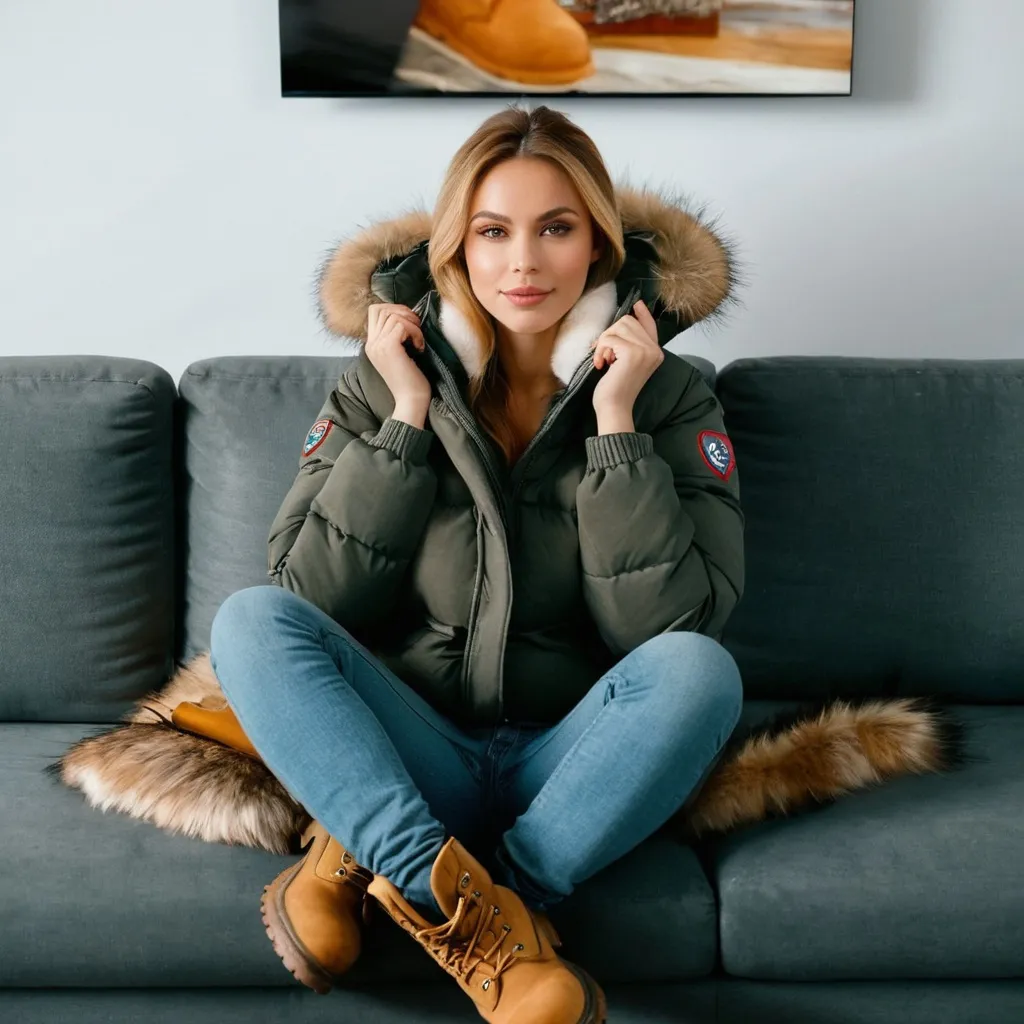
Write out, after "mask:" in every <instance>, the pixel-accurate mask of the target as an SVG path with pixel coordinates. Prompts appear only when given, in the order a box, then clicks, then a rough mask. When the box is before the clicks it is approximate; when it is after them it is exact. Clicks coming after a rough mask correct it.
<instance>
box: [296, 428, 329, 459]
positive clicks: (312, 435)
mask: <svg viewBox="0 0 1024 1024" xmlns="http://www.w3.org/2000/svg"><path fill="white" fill-rule="evenodd" d="M331 425H332V424H331V421H330V420H328V419H322V420H317V421H316V423H314V424H313V426H311V427H310V428H309V433H308V434H307V435H306V440H305V443H304V444H303V445H302V454H303V455H309V454H311V453H312V452H315V451H316V450H317V448H319V447H320V445H321V444H323V442H324V439H325V438H326V437H327V435H328V434H329V433H330V430H331Z"/></svg>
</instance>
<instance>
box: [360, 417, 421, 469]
mask: <svg viewBox="0 0 1024 1024" xmlns="http://www.w3.org/2000/svg"><path fill="white" fill-rule="evenodd" d="M433 440H434V432H433V431H432V430H426V429H424V430H421V429H420V428H419V427H414V426H413V425H412V424H411V423H406V422H405V420H396V419H392V418H391V417H390V416H389V417H388V418H387V419H386V420H385V421H384V422H383V423H382V424H381V426H380V430H378V431H377V433H376V434H374V436H373V437H371V438H370V440H369V441H367V444H369V445H372V446H373V447H374V448H387V449H388V451H391V452H394V453H395V454H396V455H397V456H398V457H399V458H402V459H407V460H408V461H409V462H418V463H424V462H426V461H427V452H429V451H430V442H431V441H433Z"/></svg>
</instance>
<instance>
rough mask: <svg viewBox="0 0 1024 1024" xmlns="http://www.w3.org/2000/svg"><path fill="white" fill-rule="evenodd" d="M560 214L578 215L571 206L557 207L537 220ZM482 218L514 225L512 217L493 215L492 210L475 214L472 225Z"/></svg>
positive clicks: (471, 218) (470, 219) (471, 220)
mask: <svg viewBox="0 0 1024 1024" xmlns="http://www.w3.org/2000/svg"><path fill="white" fill-rule="evenodd" d="M559 213H576V211H575V210H574V209H573V208H572V207H571V206H556V207H555V208H554V209H553V210H548V212H547V213H542V214H541V215H540V216H539V217H538V218H537V220H538V221H542V220H547V219H548V217H554V216H555V215H556V214H559ZM480 217H487V218H488V219H490V220H500V221H502V222H504V223H505V224H511V223H512V219H511V217H503V216H502V215H501V214H500V213H492V212H491V211H490V210H481V211H480V212H479V213H474V214H473V216H472V217H470V218H469V222H470V224H472V223H473V221H475V220H477V219H478V218H480Z"/></svg>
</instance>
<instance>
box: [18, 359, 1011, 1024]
mask: <svg viewBox="0 0 1024 1024" xmlns="http://www.w3.org/2000/svg"><path fill="white" fill-rule="evenodd" d="M692 361H693V362H695V363H696V364H697V365H698V366H699V367H700V369H701V370H702V371H703V372H704V373H705V374H706V375H707V376H708V379H709V380H710V381H711V382H712V384H713V386H714V387H715V388H716V391H717V393H718V395H719V397H720V400H721V402H722V405H723V408H724V410H725V422H726V427H727V429H728V432H729V434H730V437H731V438H732V441H733V445H734V450H735V453H736V459H737V466H738V471H739V473H740V480H741V488H742V500H743V504H744V509H745V512H746V516H747V530H746V538H747V582H746V591H745V594H744V598H743V600H742V601H741V603H740V605H739V607H738V608H737V610H736V612H735V613H734V616H733V618H732V619H731V620H730V623H729V626H728V627H727V629H726V634H725V636H724V638H723V642H724V643H725V644H726V646H727V647H728V648H729V649H730V650H731V652H732V653H733V654H734V656H735V657H736V659H737V661H738V663H739V666H740V668H741V671H742V674H743V678H744V683H745V690H746V696H747V706H746V710H745V712H744V722H746V723H749V722H752V721H755V720H759V719H762V718H764V717H766V716H767V715H769V714H770V713H772V712H773V711H777V710H780V709H785V708H790V707H794V706H796V704H797V702H799V701H802V700H805V699H809V698H814V697H820V696H821V695H823V694H828V695H835V696H840V695H863V694H879V695H883V696H890V697H891V696H894V695H912V694H936V695H944V696H946V697H948V698H952V700H953V701H954V703H955V705H956V709H957V711H958V713H959V714H960V716H961V718H962V719H963V720H964V722H965V723H966V725H967V726H968V735H969V738H968V744H969V753H970V754H971V755H972V756H973V757H974V759H975V761H974V763H972V764H970V765H969V767H967V768H965V769H962V770H960V771H958V772H956V773H952V774H948V775H944V776H939V775H934V776H921V777H905V778H901V779H898V780H895V781H891V782H889V783H887V784H886V785H884V786H881V787H878V788H875V789H872V790H870V791H866V792H860V793H856V794H851V795H849V796H847V797H844V798H842V799H840V800H839V801H837V802H835V803H833V804H831V805H826V806H824V807H820V808H817V809H815V810H812V811H807V812H805V813H802V814H800V815H798V816H795V817H793V818H790V819H788V820H774V821H766V822H763V823H761V824H759V825H757V826H754V827H749V828H745V829H740V830H737V831H735V832H732V833H729V834H726V835H723V836H718V837H715V838H710V837H708V838H707V839H706V840H704V841H701V842H700V843H699V844H697V845H695V846H688V845H685V844H682V843H680V842H678V841H677V840H675V839H673V838H672V837H671V836H669V835H667V834H665V833H664V832H662V833H658V834H656V835H654V836H652V837H650V838H649V839H647V840H646V841H644V842H643V843H641V844H640V845H639V846H638V847H637V848H636V849H634V850H633V851H632V852H631V853H630V854H628V855H627V856H626V857H625V858H623V859H622V860H621V861H620V862H618V863H617V864H615V865H613V866H612V867H610V868H609V869H607V870H606V871H605V872H603V873H602V874H600V875H598V876H596V877H595V878H593V879H590V880H589V881H588V882H587V883H585V884H584V885H582V886H580V887H579V889H578V890H577V891H576V892H575V893H574V894H573V896H572V897H571V898H570V899H569V900H567V901H565V902H564V903H563V904H561V905H560V906H559V907H558V908H556V909H555V910H554V911H553V912H552V919H553V921H554V922H555V924H556V926H557V927H559V929H560V931H561V933H562V937H563V940H564V943H565V945H564V949H563V952H565V954H566V956H568V957H570V958H571V959H573V960H576V961H577V962H579V963H581V964H583V965H584V966H585V967H586V968H587V969H588V970H589V971H591V972H592V973H593V974H594V975H595V977H597V978H598V979H599V980H600V981H601V982H602V983H603V984H604V986H605V988H606V991H607V993H608V998H609V1008H610V1015H609V1019H610V1021H613V1022H619V1024H627V1022H639V1021H653V1022H669V1021H672V1022H711V1021H728V1022H759V1024H769V1022H776V1021H778V1022H783V1021H784V1022H787V1024H803V1022H807V1024H811V1022H814V1024H818V1022H829V1024H837V1022H854V1021H856V1022H869V1021H870V1022H882V1021H896V1020H899V1021H901V1022H903V1024H944V1022H950V1024H952V1022H956V1024H965V1022H969V1021H972V1022H980V1021H984V1022H986V1024H996V1022H1011V1021H1015V1022H1019V1021H1024V813H1022V810H1024V770H1022V769H1024V708H1022V706H1021V701H1022V697H1024V360H1020V361H952V360H924V361H909V360H906V361H905V360H896V359H886V360H871V359H859V358H840V357H831V358H816V357H778V358H759V359H741V360H738V361H736V362H734V363H731V364H729V365H728V366H726V367H725V368H723V369H722V370H720V371H719V372H718V374H717V379H716V374H715V370H714V367H713V366H711V365H710V364H709V363H707V362H705V361H703V360H699V359H693V360H692ZM346 362H347V358H346V357H337V358H327V357H319V358H318V357H282V358H244V357H233V358H217V359H209V360H203V361H201V362H198V363H195V364H193V365H191V366H190V367H189V368H188V369H187V370H186V371H185V373H184V374H183V376H182V378H181V380H180V381H179V383H178V385H177V387H176V386H175V383H174V381H173V379H172V378H171V377H170V376H169V375H168V374H167V373H166V372H165V371H164V370H163V369H161V368H160V367H159V366H156V365H154V364H152V363H148V362H144V361H140V360H130V359H119V358H104V357H99V356H95V357H93V356H78V357H70V356H49V357H13V358H2V359H0V442H2V443H0V524H2V525H0V529H2V531H3V532H2V539H0V646H2V651H3V657H2V659H0V737H2V739H0V760H2V766H3V767H2V772H0V815H2V822H3V828H2V831H0V865H2V867H0V1020H3V1021H11V1022H17V1024H38V1022H55V1021H75V1022H76V1024H98V1022H100V1021H103V1022H120V1021H136V1020H139V1021H141V1020H146V1021H147V1022H151V1024H163V1022H168V1024H169V1022H174V1024H179V1022H180V1021H183V1020H187V1021H190V1022H192V1024H204V1022H211V1024H214V1022H215V1024H232V1022H242V1021H245V1022H250V1021H259V1022H261V1024H263V1022H266V1024H274V1022H279V1021H304V1022H305V1021H309V1022H320V1021H324V1022H326V1021H332V1022H333V1021H341V1020H344V1021H359V1022H364V1021H365V1022H368V1024H385V1022H386V1024H392V1022H395V1024H397V1022H401V1021H436V1022H441V1021H453V1020H465V1021H472V1020H477V1019H479V1018H478V1017H477V1016H476V1013H475V1011H474V1010H473V1008H472V1006H471V1005H470V1003H469V1000H468V999H466V997H465V996H464V995H463V994H462V993H461V991H459V989H458V987H457V986H456V985H455V983H454V982H453V981H452V980H451V979H450V978H448V977H447V976H446V975H445V974H444V973H443V972H442V971H440V970H439V969H438V967H437V966H436V965H435V964H434V963H433V962H431V961H430V960H429V959H428V958H427V957H426V956H425V954H424V953H423V952H422V950H420V949H419V948H418V947H417V946H416V945H415V943H413V942H412V941H411V940H410V939H409V938H408V937H407V936H405V935H404V934H403V933H402V932H401V931H399V929H398V928H397V926H396V925H394V923H393V922H392V921H391V920H390V919H389V918H387V916H386V915H383V914H379V915H377V916H376V918H375V920H374V922H373V927H372V929H371V931H370V933H369V935H368V939H367V945H366V949H365V952H364V954H363V957H362V959H361V960H360V961H359V963H358V964H357V965H356V968H355V969H354V970H353V972H352V973H351V975H350V976H349V978H348V979H347V980H348V981H349V984H347V985H345V986H343V987H339V988H336V989H335V990H334V991H333V992H331V993H330V994H329V995H328V996H326V997H324V996H318V995H316V994H315V993H313V992H312V991H310V990H308V989H305V988H303V987H302V986H301V985H299V984H298V983H297V982H296V981H295V979H294V978H293V977H292V975H291V974H290V973H289V972H288V971H287V970H286V969H285V968H284V967H283V966H282V964H281V962H280V960H278V958H277V956H276V955H275V953H274V951H273V948H272V946H271V944H270V941H269V940H268V938H267V936H266V934H265V933H264V930H263V926H262V923H261V921H260V909H259V896H260V891H261V889H262V887H263V885H265V884H266V883H267V882H269V881H270V880H271V879H272V878H273V877H274V875H276V874H277V873H278V872H279V871H280V870H281V869H282V868H283V867H284V866H285V864H287V863H290V862H291V859H289V858H285V857H277V856H274V855H271V854H268V853H265V852H262V851H256V850H252V849H248V848H243V847H229V846H226V845H222V844H212V843H204V842H201V841H197V840H193V839H187V838H183V837H178V836H174V835H171V834H169V833H166V832H164V831H162V830H160V829H158V828H156V827H155V826H153V825H151V824H148V823H145V822H141V821H137V820H135V819H134V818H130V817H127V816H125V815H123V814H115V813H107V814H104V813H101V812H100V811H99V810H97V809H94V808H92V807H90V806H89V805H88V804H87V803H86V802H85V800H84V798H83V796H82V795H81V793H79V792H77V791H75V790H71V789H69V788H67V787H65V786H63V785H61V784H60V783H59V782H58V781H57V780H56V779H55V778H53V777H52V776H51V775H49V774H47V773H46V772H44V770H43V769H44V766H45V765H47V764H48V763H50V762H52V761H53V760H54V759H55V758H57V757H58V756H59V755H60V754H61V753H63V752H64V751H65V750H66V749H67V748H68V747H69V746H70V745H71V744H72V743H74V742H75V741H76V740H78V739H80V738H81V737H83V736H86V735H95V734H97V733H98V732H102V731H105V730H106V729H108V728H109V727H110V725H111V724H112V723H115V722H116V721H117V720H118V718H119V717H120V715H122V714H123V713H124V712H126V711H127V710H128V709H129V708H130V706H131V704H132V702H133V701H134V700H135V699H137V698H138V697H139V696H141V695H142V694H144V693H146V692H147V691H149V690H151V689H155V688H157V687H159V686H161V685H162V684H163V683H164V682H165V681H166V679H167V678H168V676H169V674H170V673H171V671H172V670H173V667H174V665H175V663H176V662H177V663H180V662H181V661H183V660H185V659H187V658H189V657H191V656H192V655H194V654H195V653H197V652H199V651H202V650H205V649H206V647H207V643H208V635H209V627H210V623H211V621H212V618H213V615H214V613H215V611H216V609H217V607H218V606H219V604H220V602H221V601H222V600H223V599H224V597H226V596H227V595H228V594H229V593H231V592H232V591H233V590H236V589H238V588H240V587H245V586H250V585H254V584H260V583H264V582H266V575H265V572H266V564H265V558H266V547H265V544H266V535H267V531H268V528H269V524H270V521H271V518H272V517H273V514H274V512H275V511H276V509H277V506H278V503H279V501H280V500H281V498H282V497H283V495H284V493H285V490H286V489H287V487H288V485H289V483H290V482H291V480H292V478H293V475H294V473H295V471H296V469H297V463H298V455H297V453H298V449H299V445H300V443H301V440H302V438H303V437H304V436H305V432H306V430H307V428H308V427H309V424H310V423H311V422H312V420H313V419H314V418H315V415H316V412H317V410H318V409H319V408H320V404H321V402H322V400H323V398H324V397H325V395H326V394H327V393H328V391H329V390H330V389H331V388H332V387H333V386H334V382H335V380H336V378H337V377H338V375H339V373H340V372H341V370H342V369H343V367H344V365H345V364H346Z"/></svg>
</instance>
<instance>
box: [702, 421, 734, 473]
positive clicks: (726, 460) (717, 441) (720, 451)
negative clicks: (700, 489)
mask: <svg viewBox="0 0 1024 1024" xmlns="http://www.w3.org/2000/svg"><path fill="white" fill-rule="evenodd" d="M697 446H698V447H699V448H700V453H701V455H703V456H704V461H705V462H706V463H707V464H708V466H709V467H710V468H711V471H712V472H714V473H717V474H718V476H720V477H721V478H722V479H723V480H728V479H729V474H730V473H731V472H732V471H733V470H734V469H735V468H736V460H735V458H734V457H733V454H732V442H731V441H730V440H729V438H728V437H726V436H725V434H721V433H719V432H718V431H717V430H702V431H701V432H700V433H699V434H698V435H697Z"/></svg>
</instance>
